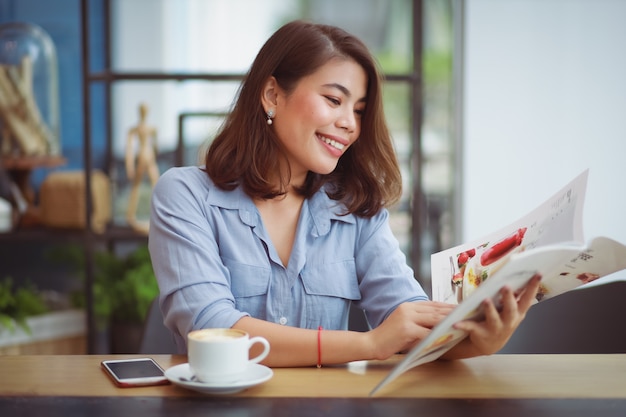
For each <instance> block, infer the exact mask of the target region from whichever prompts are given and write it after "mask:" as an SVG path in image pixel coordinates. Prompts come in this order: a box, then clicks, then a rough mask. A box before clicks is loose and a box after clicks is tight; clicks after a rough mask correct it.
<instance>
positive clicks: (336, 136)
mask: <svg viewBox="0 0 626 417" xmlns="http://www.w3.org/2000/svg"><path fill="white" fill-rule="evenodd" d="M366 93H367V75H366V73H365V71H364V70H363V68H362V67H361V66H360V65H359V64H357V63H356V62H355V61H353V60H351V59H333V60H331V61H329V62H328V63H327V64H325V65H324V66H322V67H321V68H319V69H318V70H317V71H316V72H315V73H313V74H311V75H309V76H306V77H304V78H302V79H301V80H300V81H299V82H298V84H297V86H296V87H295V89H294V90H293V91H292V92H291V94H289V95H285V93H284V92H282V91H278V93H277V98H276V116H275V118H274V121H273V125H272V126H273V128H274V129H275V131H276V135H277V136H278V139H279V141H280V142H281V144H282V145H283V147H284V149H285V152H286V155H287V159H288V161H289V164H290V168H291V174H292V181H293V182H294V183H298V184H300V183H301V182H302V181H303V180H304V177H305V176H306V174H307V172H308V171H313V172H315V173H318V174H329V173H330V172H332V171H333V170H334V169H335V167H336V166H337V162H338V161H339V158H340V157H341V155H343V153H344V152H346V150H347V149H348V148H349V147H350V145H352V144H353V143H354V142H355V141H356V140H357V139H358V137H359V134H360V132H361V115H362V114H363V112H364V110H365V104H366Z"/></svg>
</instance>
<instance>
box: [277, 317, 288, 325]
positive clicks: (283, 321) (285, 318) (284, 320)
mask: <svg viewBox="0 0 626 417" xmlns="http://www.w3.org/2000/svg"><path fill="white" fill-rule="evenodd" d="M278 322H279V323H280V324H282V325H283V326H284V325H285V324H287V317H281V318H280V319H279V320H278Z"/></svg>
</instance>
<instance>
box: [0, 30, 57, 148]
mask: <svg viewBox="0 0 626 417" xmlns="http://www.w3.org/2000/svg"><path fill="white" fill-rule="evenodd" d="M57 72H58V67H57V56H56V49H55V46H54V43H53V42H52V39H51V38H50V36H49V35H48V34H47V33H46V32H45V31H44V30H43V29H42V28H41V27H39V26H37V25H34V24H31V23H21V22H12V23H6V24H2V25H0V154H1V155H3V156H11V157H21V156H57V155H59V154H60V151H61V141H60V136H59V125H60V123H59V93H58V74H57Z"/></svg>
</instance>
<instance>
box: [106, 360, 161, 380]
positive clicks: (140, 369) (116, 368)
mask: <svg viewBox="0 0 626 417" xmlns="http://www.w3.org/2000/svg"><path fill="white" fill-rule="evenodd" d="M108 366H109V368H110V369H111V371H112V372H113V373H114V374H115V375H117V377H118V378H119V379H129V378H149V377H154V376H163V370H162V369H161V368H159V367H158V366H157V365H156V364H155V363H154V362H153V361H151V360H149V359H144V360H139V361H121V362H115V361H112V362H108Z"/></svg>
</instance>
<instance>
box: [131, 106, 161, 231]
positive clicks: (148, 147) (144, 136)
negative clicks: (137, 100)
mask: <svg viewBox="0 0 626 417" xmlns="http://www.w3.org/2000/svg"><path fill="white" fill-rule="evenodd" d="M147 114H148V106H147V105H146V104H145V103H141V104H140V105H139V124H138V125H137V126H135V127H132V128H131V129H130V130H129V131H128V137H127V140H126V176H127V177H128V180H129V181H130V182H131V190H130V197H129V199H128V208H127V210H126V220H127V221H128V224H129V225H130V226H131V227H132V228H133V229H135V230H136V231H139V232H143V233H147V232H148V229H149V224H148V222H147V221H146V222H141V221H138V220H137V217H136V216H137V205H138V203H139V186H140V185H141V181H142V179H143V177H144V175H145V174H148V177H149V179H150V183H151V186H152V187H154V184H155V183H156V181H157V179H158V178H159V167H158V165H157V160H156V155H157V145H156V133H157V132H156V128H154V127H151V126H148V125H147V123H146V119H147ZM135 142H136V143H135Z"/></svg>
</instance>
